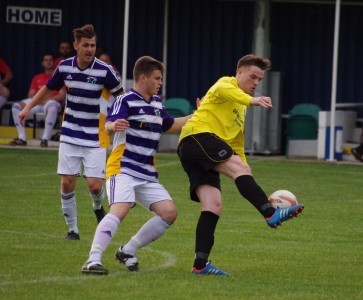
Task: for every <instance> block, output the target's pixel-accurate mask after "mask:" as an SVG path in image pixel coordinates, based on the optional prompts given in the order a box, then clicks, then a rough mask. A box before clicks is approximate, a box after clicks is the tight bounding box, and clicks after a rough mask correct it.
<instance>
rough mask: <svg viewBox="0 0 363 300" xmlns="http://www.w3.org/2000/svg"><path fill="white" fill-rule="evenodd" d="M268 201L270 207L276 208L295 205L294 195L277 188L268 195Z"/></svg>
mask: <svg viewBox="0 0 363 300" xmlns="http://www.w3.org/2000/svg"><path fill="white" fill-rule="evenodd" d="M268 201H269V202H270V203H271V205H272V207H274V208H275V209H277V208H288V207H291V206H294V205H296V204H297V203H298V202H297V199H296V196H295V195H294V194H293V193H291V192H290V191H287V190H278V191H276V192H274V193H272V194H271V195H270V197H268Z"/></svg>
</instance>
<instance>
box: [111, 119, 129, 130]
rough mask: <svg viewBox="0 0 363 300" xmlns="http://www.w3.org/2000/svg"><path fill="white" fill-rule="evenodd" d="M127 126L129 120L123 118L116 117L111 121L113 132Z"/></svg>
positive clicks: (124, 128)
mask: <svg viewBox="0 0 363 300" xmlns="http://www.w3.org/2000/svg"><path fill="white" fill-rule="evenodd" d="M129 127H130V124H129V121H127V120H125V119H117V120H116V121H114V122H113V129H114V131H115V132H116V131H124V130H126V129H127V128H129Z"/></svg>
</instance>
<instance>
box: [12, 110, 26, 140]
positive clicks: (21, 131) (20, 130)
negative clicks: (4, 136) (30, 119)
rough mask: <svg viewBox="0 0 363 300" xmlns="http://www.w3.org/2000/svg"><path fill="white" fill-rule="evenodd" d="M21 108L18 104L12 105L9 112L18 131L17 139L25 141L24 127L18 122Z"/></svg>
mask: <svg viewBox="0 0 363 300" xmlns="http://www.w3.org/2000/svg"><path fill="white" fill-rule="evenodd" d="M21 110H22V108H21V106H20V105H19V104H18V103H14V104H13V105H12V107H11V112H12V113H13V119H14V124H15V127H16V130H17V131H18V138H19V139H21V140H23V141H26V135H25V127H24V126H23V125H21V123H20V121H19V114H20V112H21Z"/></svg>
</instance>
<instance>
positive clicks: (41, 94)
mask: <svg viewBox="0 0 363 300" xmlns="http://www.w3.org/2000/svg"><path fill="white" fill-rule="evenodd" d="M52 92H53V91H52V90H50V89H48V88H47V86H43V87H42V88H41V89H40V90H39V91H38V92H37V93H36V94H35V96H34V97H33V98H32V100H31V101H30V102H29V103H28V104H27V105H25V107H24V108H23V110H22V111H21V112H20V113H19V120H20V123H21V124H22V125H23V126H24V125H25V121H26V119H27V118H28V117H29V114H30V110H31V109H32V108H33V107H34V106H35V105H37V104H38V103H41V102H42V101H44V99H47V98H48V97H49V96H50V94H51V93H52ZM29 93H30V91H29ZM28 95H29V94H28Z"/></svg>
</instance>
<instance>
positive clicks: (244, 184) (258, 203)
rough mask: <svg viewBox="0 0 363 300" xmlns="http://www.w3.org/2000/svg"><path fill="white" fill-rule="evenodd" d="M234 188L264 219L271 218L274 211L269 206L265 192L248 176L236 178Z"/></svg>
mask: <svg viewBox="0 0 363 300" xmlns="http://www.w3.org/2000/svg"><path fill="white" fill-rule="evenodd" d="M235 183H236V186H237V188H238V191H239V192H240V194H241V195H242V196H243V197H244V198H246V199H247V200H248V201H249V202H250V203H251V204H252V205H253V206H254V207H256V208H257V210H258V211H259V212H260V213H261V214H262V215H263V216H264V217H265V218H269V217H271V216H272V215H273V214H274V212H275V209H274V208H273V207H272V206H271V204H270V202H269V201H268V199H267V196H266V194H265V192H264V191H263V190H262V189H261V187H260V186H259V185H258V184H257V183H256V181H255V179H254V178H253V177H252V176H250V175H242V176H239V177H237V178H236V180H235Z"/></svg>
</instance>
